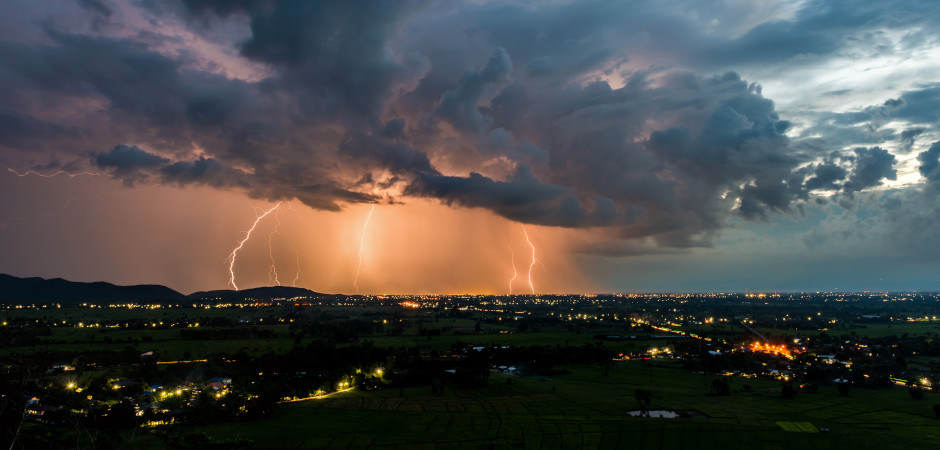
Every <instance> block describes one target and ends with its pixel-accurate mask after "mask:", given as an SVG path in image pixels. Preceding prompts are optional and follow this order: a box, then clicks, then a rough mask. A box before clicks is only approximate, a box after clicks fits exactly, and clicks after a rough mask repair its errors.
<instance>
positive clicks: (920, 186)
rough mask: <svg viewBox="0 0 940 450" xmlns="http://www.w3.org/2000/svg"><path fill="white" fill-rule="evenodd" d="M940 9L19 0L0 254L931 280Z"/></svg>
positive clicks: (209, 278) (57, 266)
mask: <svg viewBox="0 0 940 450" xmlns="http://www.w3.org/2000/svg"><path fill="white" fill-rule="evenodd" d="M938 22H940V4H938V3H937V2H936V1H933V0H922V1H920V0H907V1H894V2H870V1H850V0H844V1H843V0H832V1H813V0H806V1H782V0H780V1H774V0H768V1H743V0H726V1H719V0H681V1H680V0H656V1H652V0H651V1H631V2H623V1H610V0H579V1H564V0H551V1H526V2H506V1H485V0H478V1H464V2H458V1H431V0H402V1H399V0H395V1H392V0H388V1H363V2H350V1H342V0H340V1H332V0H324V1H317V2H310V1H303V0H167V1H153V0H121V1H119V0H76V1H65V0H56V1H51V0H6V1H4V2H2V3H0V167H3V168H6V170H5V171H3V172H2V173H0V192H2V196H0V273H8V274H11V275H15V276H40V277H44V278H52V277H61V278H65V279H69V280H75V281H99V280H101V281H108V282H112V283H117V284H143V283H153V284H163V285H166V286H169V287H171V288H173V289H176V290H179V291H181V292H184V293H189V292H193V291H198V290H208V289H225V288H234V287H237V288H240V289H244V288H248V287H258V286H266V285H275V284H281V285H285V286H299V287H304V288H308V289H312V290H315V291H318V292H327V293H356V292H359V293H362V294H402V293H417V294H423V293H455V294H459V293H488V294H508V293H513V294H528V293H533V292H535V293H603V292H715V291H722V292H744V291H774V290H776V291H836V290H838V291H864V290H872V291H906V290H920V291H935V290H937V289H940V282H938V281H940V277H938V276H937V271H938V269H940V233H938V231H940V226H938V225H937V224H938V223H940V208H938V195H937V194H938V192H940V42H938V39H940V23H938ZM253 225H254V228H252V227H253ZM249 232H250V233H249Z"/></svg>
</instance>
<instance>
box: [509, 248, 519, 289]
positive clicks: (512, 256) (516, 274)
mask: <svg viewBox="0 0 940 450" xmlns="http://www.w3.org/2000/svg"><path fill="white" fill-rule="evenodd" d="M509 258H510V261H512V279H511V280H509V295H512V282H513V281H516V278H519V272H518V271H516V254H515V252H513V251H512V243H510V244H509Z"/></svg>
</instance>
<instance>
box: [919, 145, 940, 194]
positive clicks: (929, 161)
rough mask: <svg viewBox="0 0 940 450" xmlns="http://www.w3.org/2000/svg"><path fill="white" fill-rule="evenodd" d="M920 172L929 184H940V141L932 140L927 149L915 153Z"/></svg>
mask: <svg viewBox="0 0 940 450" xmlns="http://www.w3.org/2000/svg"><path fill="white" fill-rule="evenodd" d="M917 161H918V162H920V167H918V168H917V170H918V171H920V174H921V175H923V176H924V178H926V179H927V182H928V183H929V185H930V186H938V185H940V183H938V182H940V142H934V143H933V145H931V146H930V148H929V149H928V150H925V151H923V152H921V153H920V154H919V155H917Z"/></svg>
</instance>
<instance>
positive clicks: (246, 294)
mask: <svg viewBox="0 0 940 450" xmlns="http://www.w3.org/2000/svg"><path fill="white" fill-rule="evenodd" d="M325 296H327V294H321V293H319V292H314V291H311V290H309V289H304V288H298V287H289V286H270V287H259V288H252V289H243V290H240V291H233V290H230V289H220V290H217V291H202V292H194V293H192V294H189V298H190V299H194V300H221V301H240V300H246V299H252V300H274V299H281V298H295V297H325Z"/></svg>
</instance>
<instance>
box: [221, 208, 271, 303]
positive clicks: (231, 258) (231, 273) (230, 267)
mask: <svg viewBox="0 0 940 450" xmlns="http://www.w3.org/2000/svg"><path fill="white" fill-rule="evenodd" d="M278 206H281V202H277V204H276V205H274V207H273V208H271V209H269V210H267V211H265V212H264V214H262V215H260V216H258V218H256V219H255V223H253V224H251V228H250V229H248V232H246V233H245V238H244V239H242V241H241V242H239V243H238V247H235V249H234V250H232V254H231V255H229V256H228V260H229V265H228V274H229V281H228V282H229V284H231V285H232V287H233V288H235V290H236V291H237V290H238V285H237V284H235V258H236V257H237V256H238V251H239V250H241V249H242V246H244V245H245V242H248V239H249V238H250V237H251V232H252V231H255V227H257V226H258V222H261V219H264V217H265V216H267V215H268V214H271V212H272V211H274V210H275V209H277V208H278Z"/></svg>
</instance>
